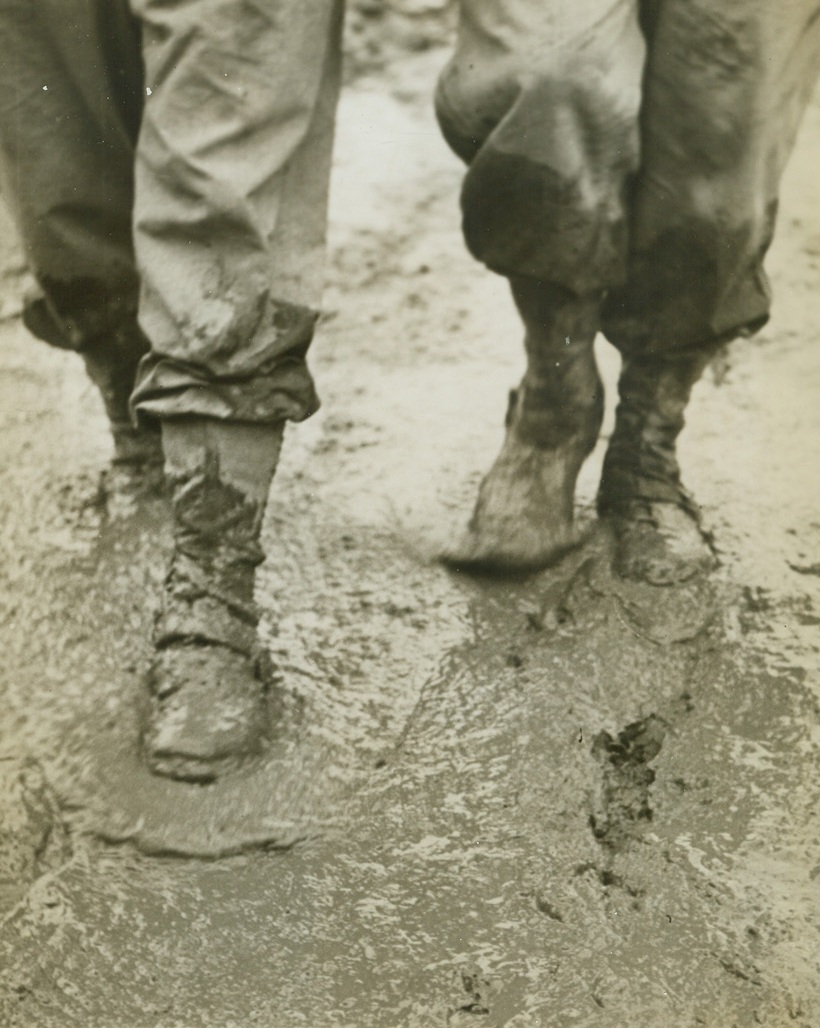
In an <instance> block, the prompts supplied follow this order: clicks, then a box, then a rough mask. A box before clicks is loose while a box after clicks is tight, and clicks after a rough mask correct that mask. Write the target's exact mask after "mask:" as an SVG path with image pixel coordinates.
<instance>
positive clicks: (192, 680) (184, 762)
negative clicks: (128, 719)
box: [143, 643, 267, 782]
mask: <svg viewBox="0 0 820 1028" xmlns="http://www.w3.org/2000/svg"><path fill="white" fill-rule="evenodd" d="M149 686H150V690H151V700H152V709H151V713H150V716H149V721H148V724H147V726H146V729H145V732H144V734H143V748H144V750H145V755H146V760H147V762H148V764H149V767H150V768H151V770H152V771H153V772H154V773H155V774H159V775H163V776H166V777H170V778H177V779H181V780H184V781H197V782H209V781H213V780H214V779H215V778H217V777H219V775H220V774H222V773H223V772H224V771H225V770H227V769H229V768H230V767H231V766H233V765H235V764H237V763H238V762H240V761H241V760H242V758H244V757H247V756H251V755H253V754H255V753H257V752H258V750H259V748H260V746H261V743H262V740H263V738H264V736H265V733H266V729H267V706H266V702H265V688H264V684H263V682H262V681H261V679H260V676H259V674H258V672H257V667H256V662H255V661H254V660H253V659H252V658H250V657H247V656H244V655H243V654H240V653H237V652H235V651H234V650H231V649H229V648H228V647H225V646H220V645H202V644H199V645H198V644H195V643H192V644H188V645H174V646H169V647H167V648H166V649H163V650H161V651H160V652H159V653H158V654H157V657H156V660H155V662H154V665H153V667H152V669H151V672H150V675H149Z"/></svg>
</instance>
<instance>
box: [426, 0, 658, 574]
mask: <svg viewBox="0 0 820 1028" xmlns="http://www.w3.org/2000/svg"><path fill="white" fill-rule="evenodd" d="M643 56H644V45H643V36H642V34H641V31H640V28H639V25H638V18H637V6H636V3H635V2H633V0H616V2H612V0H592V2H586V3H577V2H576V3H569V2H568V0H567V2H556V3H550V4H544V3H541V2H538V0H518V2H509V0H506V2H493V0H491V2H486V0H471V2H470V0H468V2H466V3H464V4H463V5H462V18H461V25H460V31H459V38H458V43H457V47H456V52H455V54H454V57H453V59H452V61H451V62H450V64H449V65H448V67H447V68H446V69H445V71H444V73H443V75H442V78H441V81H440V83H439V89H438V95H437V110H438V115H439V120H440V122H441V126H442V129H443V131H444V134H445V137H446V138H447V140H448V142H449V143H450V144H451V146H452V147H453V149H454V150H455V151H456V152H457V153H458V154H459V155H460V156H461V157H462V158H463V159H464V160H465V161H466V162H467V163H468V170H467V174H466V177H465V181H464V186H463V190H462V198H461V200H462V211H463V219H464V220H463V224H464V233H465V239H466V242H467V245H468V247H469V249H470V250H471V252H472V253H473V255H474V256H476V257H477V258H478V259H480V260H482V261H483V262H484V263H485V264H486V265H487V266H488V267H489V268H490V269H492V270H493V271H496V272H498V273H500V274H503V275H505V276H507V277H508V278H509V279H510V282H511V285H512V291H513V297H514V299H515V302H516V305H517V308H518V310H519V313H520V315H521V318H522V320H523V322H524V327H525V349H526V354H527V371H526V374H525V376H524V379H523V381H522V383H521V386H520V387H519V389H518V390H517V391H516V392H514V393H513V395H512V398H511V403H510V409H509V412H508V417H507V433H506V437H505V440H504V444H503V447H502V450H501V453H500V455H499V457H498V459H497V460H496V462H495V464H494V465H493V467H492V469H491V470H490V473H489V474H488V475H487V477H486V478H485V479H484V481H483V482H482V485H481V488H480V491H479V496H478V501H477V504H476V508H475V511H474V513H473V517H472V520H471V522H470V524H469V526H468V530H467V533H466V536H465V538H464V539H463V540H462V542H461V543H460V544H459V546H457V547H456V548H455V549H454V550H453V551H451V553H450V554H448V557H449V559H450V560H451V562H452V563H454V564H456V565H457V566H462V567H463V566H479V567H485V568H527V567H535V566H539V565H543V564H545V563H548V562H549V561H550V560H551V559H553V558H554V557H555V556H556V555H557V554H559V553H560V552H562V551H563V550H564V549H566V547H567V546H569V545H571V544H572V543H573V542H575V541H576V539H577V536H576V533H575V531H574V529H573V525H572V518H573V495H574V489H575V482H576V478H577V475H578V472H579V469H580V467H581V464H582V462H583V460H584V459H585V458H586V456H587V455H588V454H589V452H590V450H591V449H592V448H593V446H594V445H595V441H596V439H597V435H598V431H599V429H600V424H601V413H602V391H601V385H600V379H599V377H598V373H597V369H596V367H595V360H594V356H593V349H592V347H593V342H594V339H595V335H596V332H597V330H598V326H599V322H600V309H601V302H602V299H603V295H604V292H605V290H606V289H607V288H609V287H610V286H611V285H612V284H613V283H614V282H616V281H619V280H620V278H621V277H622V276H623V273H624V269H625V266H626V256H627V252H628V239H627V224H628V207H627V192H628V187H629V182H630V177H631V175H632V174H633V173H634V171H635V170H636V169H637V167H638V160H639V153H638V110H639V104H640V81H641V73H642V62H643Z"/></svg>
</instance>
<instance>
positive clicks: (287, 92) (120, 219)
mask: <svg viewBox="0 0 820 1028" xmlns="http://www.w3.org/2000/svg"><path fill="white" fill-rule="evenodd" d="M342 6H343V4H342V0H130V2H129V0H0V31H2V44H3V45H2V52H0V176H1V177H0V184H1V185H2V191H3V194H4V197H5V198H6V200H7V201H8V202H9V204H10V206H11V208H12V212H13V214H14V216H15V220H16V222H17V224H18V226H19V228H20V233H21V236H22V239H23V244H24V247H25V253H26V257H27V260H28V263H29V265H30V267H31V268H32V270H33V272H34V274H35V276H36V278H37V280H38V283H39V286H40V288H41V291H42V295H40V296H38V297H34V298H32V299H30V301H29V303H28V304H27V309H26V322H27V324H28V325H29V327H30V329H31V330H32V331H33V332H34V333H35V334H36V335H39V336H41V337H43V338H45V339H46V340H47V341H49V342H52V343H54V344H56V345H60V346H65V347H68V348H71V349H75V350H80V351H82V350H84V349H87V348H88V347H89V346H90V345H91V344H95V345H97V344H98V342H99V340H100V339H104V338H105V337H106V336H113V335H114V334H116V333H117V332H120V331H121V330H122V329H123V326H125V327H126V330H127V329H128V326H135V325H136V318H137V316H138V318H139V325H140V327H141V331H142V333H144V335H145V336H146V337H147V339H148V340H150V344H151V352H150V354H149V355H148V356H147V357H146V358H145V359H144V360H143V362H142V365H141V368H140V375H139V383H138V386H137V390H136V393H135V396H134V404H135V407H136V409H137V411H138V412H140V413H143V414H148V415H153V416H159V417H167V416H171V417H173V416H175V415H178V414H192V413H193V414H200V415H205V416H210V417H215V418H222V419H234V420H242V421H247V422H270V423H273V422H279V421H281V420H283V419H285V418H290V419H294V420H300V419H302V418H304V417H306V416H308V415H309V414H310V413H311V412H312V411H313V410H315V409H316V407H317V406H318V400H317V398H316V394H315V391H314V388H313V383H312V381H311V378H310V375H309V373H308V371H307V368H306V364H305V354H306V352H307V348H308V345H309V343H310V340H311V336H312V333H313V327H314V323H315V321H316V317H317V306H318V302H319V298H320V293H321V286H322V263H323V253H324V245H325V223H326V208H327V193H328V181H329V175H330V158H331V146H332V137H333V122H334V116H335V107H336V100H337V96H338V89H339V77H340V34H341V21H342ZM134 330H136V329H134Z"/></svg>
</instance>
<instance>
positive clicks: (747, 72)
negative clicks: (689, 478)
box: [599, 0, 820, 584]
mask: <svg viewBox="0 0 820 1028" xmlns="http://www.w3.org/2000/svg"><path fill="white" fill-rule="evenodd" d="M815 8H816V5H815V4H814V3H813V2H810V0H788V2H787V3H785V4H781V5H778V7H777V8H774V7H772V6H771V5H770V4H768V3H766V2H765V0H727V2H725V3H722V4H721V5H720V9H719V10H718V9H717V8H716V7H715V5H714V4H711V3H709V2H708V0H694V2H693V0H686V2H683V0H651V2H650V3H648V4H647V5H646V7H645V9H644V15H645V21H646V30H647V34H648V38H649V57H648V63H647V76H646V84H645V95H644V106H643V113H642V144H641V145H642V154H643V157H642V170H641V174H640V176H639V179H638V183H637V188H636V191H635V202H634V214H633V223H632V233H631V240H632V242H631V247H632V252H631V258H630V273H629V277H628V279H627V282H626V284H625V285H624V286H623V287H622V288H616V289H614V290H613V291H612V292H611V293H610V296H609V298H608V300H607V305H606V311H605V322H604V326H605V332H606V334H607V336H608V337H609V339H610V340H612V341H613V342H614V343H615V344H616V345H617V346H618V348H619V349H620V350H621V352H622V354H623V358H624V366H623V373H622V376H621V381H620V405H619V408H618V414H617V422H616V428H615V432H614V434H613V437H612V439H611V442H610V446H609V451H608V453H607V456H606V460H605V464H604V474H603V478H602V482H601V489H600V495H599V509H600V511H601V513H602V514H604V515H606V516H608V517H609V518H611V520H612V523H613V525H614V527H615V529H616V535H617V539H618V552H617V567H618V569H619V570H620V571H621V572H622V573H623V574H625V575H629V576H632V577H639V578H644V579H648V580H649V581H652V582H655V583H659V584H663V583H671V582H675V581H680V580H683V579H686V578H687V577H690V576H691V575H692V574H694V573H696V572H697V571H698V570H699V569H701V568H703V567H706V566H708V565H709V564H710V563H711V562H712V559H713V558H712V554H711V550H710V548H709V545H708V541H707V539H706V538H705V537H704V535H703V534H702V532H701V530H700V527H699V518H698V508H697V506H696V505H695V504H694V502H693V501H692V499H691V497H689V495H688V494H687V493H686V491H685V490H684V489H683V487H682V486H681V483H680V472H679V468H678V463H677V458H676V453H675V443H676V439H677V437H678V435H679V433H680V431H681V429H682V427H683V416H684V410H685V407H686V404H687V402H688V400H689V395H690V392H691V389H692V387H693V385H694V384H695V382H696V381H697V380H698V378H699V377H700V375H701V373H702V371H703V369H704V368H705V367H706V365H707V364H708V362H709V358H710V356H711V355H712V354H713V352H714V350H715V348H716V346H717V345H718V344H719V343H721V342H723V341H727V340H730V339H732V338H734V337H735V336H737V335H740V334H748V333H750V332H753V331H755V330H756V329H758V328H760V327H761V325H762V324H763V323H764V322H765V321H766V319H767V317H768V311H769V301H770V294H769V287H768V282H767V279H766V275H765V271H764V270H763V258H764V255H765V253H766V250H767V248H768V245H769V243H770V241H771V237H772V232H773V229H774V219H775V212H776V209H777V192H778V186H779V181H780V176H781V173H782V171H783V168H784V165H785V163H786V160H787V158H788V155H789V153H790V151H791V148H792V144H793V141H794V137H795V134H796V131H797V127H798V125H799V121H800V117H801V115H802V113H803V110H804V108H805V105H806V102H807V101H808V98H809V96H810V95H811V92H812V88H813V85H814V83H815V81H816V78H817V72H818V67H820V22H818V20H817V19H816V16H815Z"/></svg>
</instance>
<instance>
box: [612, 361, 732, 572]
mask: <svg viewBox="0 0 820 1028" xmlns="http://www.w3.org/2000/svg"><path fill="white" fill-rule="evenodd" d="M710 357H711V354H708V353H703V354H700V353H699V354H694V355H686V356H682V357H676V358H674V359H667V360H661V359H658V358H654V357H653V358H651V359H647V358H642V359H637V358H627V359H625V361H624V365H623V369H622V371H621V376H620V380H619V383H618V391H619V394H620V403H619V405H618V410H617V414H616V423H615V430H614V432H613V434H612V437H611V439H610V441H609V446H608V449H607V452H606V456H605V458H604V465H603V472H602V476H601V484H600V489H599V492H598V513H599V515H600V516H601V517H603V518H605V519H606V520H607V521H608V522H609V523H610V524H611V526H612V528H613V530H614V534H615V543H616V550H615V560H614V567H615V570H616V572H617V573H618V574H620V575H622V576H623V577H625V578H631V579H639V580H642V581H645V582H648V583H650V584H652V585H674V584H676V583H679V582H684V581H686V580H687V579H689V578H692V577H693V576H694V575H696V574H698V573H699V572H703V571H706V570H708V569H709V568H710V567H712V566H713V564H714V563H715V557H714V553H713V551H712V548H711V545H710V540H709V537H708V535H707V533H705V532H704V530H703V529H702V527H701V520H700V509H699V507H698V505H697V504H696V503H695V501H694V499H693V498H692V496H691V495H690V494H689V492H688V491H687V490H686V489H685V488H684V486H683V484H682V482H681V475H680V468H679V466H678V460H677V454H676V442H677V438H678V436H679V435H680V432H681V430H682V429H683V426H684V411H685V409H686V405H687V403H688V402H689V397H690V394H691V391H692V387H693V386H694V384H695V383H696V382H697V381H698V379H699V378H700V376H701V374H702V372H703V370H704V368H705V367H706V365H707V364H708V363H709V359H710Z"/></svg>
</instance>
